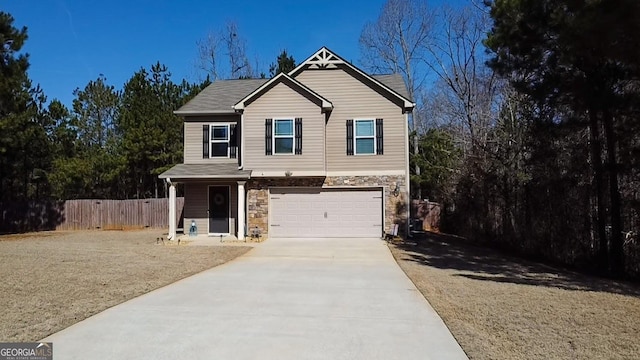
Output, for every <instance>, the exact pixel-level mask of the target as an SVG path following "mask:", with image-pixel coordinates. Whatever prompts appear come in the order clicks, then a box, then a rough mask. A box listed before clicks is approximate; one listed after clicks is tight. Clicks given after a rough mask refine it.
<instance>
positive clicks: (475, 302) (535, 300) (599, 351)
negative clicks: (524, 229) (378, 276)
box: [390, 234, 640, 359]
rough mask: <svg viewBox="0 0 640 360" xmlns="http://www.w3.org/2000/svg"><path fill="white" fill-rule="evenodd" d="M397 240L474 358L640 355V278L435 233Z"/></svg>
mask: <svg viewBox="0 0 640 360" xmlns="http://www.w3.org/2000/svg"><path fill="white" fill-rule="evenodd" d="M411 241H413V243H411V242H407V243H405V244H398V245H391V246H390V248H391V251H392V252H393V255H394V256H395V258H396V260H397V261H398V263H399V264H400V267H401V268H402V269H403V270H404V271H405V273H406V274H407V275H408V276H409V277H410V278H411V280H412V281H413V282H414V283H415V285H416V286H417V287H418V289H419V290H420V291H421V292H422V294H423V295H424V296H425V297H426V298H427V300H428V301H429V303H431V305H432V306H433V307H434V308H435V310H436V311H437V312H438V314H440V316H441V317H442V319H443V320H444V322H445V323H446V324H447V326H448V327H449V329H450V330H451V332H452V333H453V335H454V336H455V338H456V339H457V340H458V342H459V343H460V345H461V346H462V348H463V349H464V350H465V352H466V353H467V355H468V356H469V358H471V359H638V358H640V286H638V285H637V284H628V283H621V282H615V281H611V280H607V279H602V278H597V277H591V276H586V275H582V274H578V273H574V272H571V271H567V270H563V269H559V268H555V267H551V266H547V265H542V264H539V263H535V262H529V261H526V260H522V259H519V258H515V257H510V256H505V255H503V254H501V253H499V252H496V251H494V250H489V249H485V248H480V247H475V246H471V245H468V244H464V243H461V242H460V241H456V240H455V238H451V237H445V236H440V235H435V234H429V235H426V236H423V237H421V238H419V239H417V240H411Z"/></svg>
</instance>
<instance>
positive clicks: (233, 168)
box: [158, 162, 251, 180]
mask: <svg viewBox="0 0 640 360" xmlns="http://www.w3.org/2000/svg"><path fill="white" fill-rule="evenodd" d="M158 177H159V178H160V179H167V178H170V179H175V180H180V179H194V180H195V179H248V178H250V177H251V170H239V169H238V164H237V163H236V162H233V163H228V164H178V165H176V166H174V167H172V168H171V169H169V170H167V171H165V172H163V173H162V174H160V175H159V176H158Z"/></svg>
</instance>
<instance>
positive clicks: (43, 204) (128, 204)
mask: <svg viewBox="0 0 640 360" xmlns="http://www.w3.org/2000/svg"><path fill="white" fill-rule="evenodd" d="M183 208H184V198H182V197H179V198H177V199H176V223H177V224H178V227H182V225H181V224H182V221H181V220H182V217H183V216H182V211H183ZM168 226H169V199H166V198H165V199H139V200H67V201H46V200H45V201H29V202H11V203H9V202H7V203H0V233H12V232H25V231H39V230H89V229H90V230H125V229H143V228H167V227H168Z"/></svg>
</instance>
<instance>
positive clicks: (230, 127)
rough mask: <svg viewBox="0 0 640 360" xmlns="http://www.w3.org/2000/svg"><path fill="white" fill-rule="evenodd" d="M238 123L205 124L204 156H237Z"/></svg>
mask: <svg viewBox="0 0 640 360" xmlns="http://www.w3.org/2000/svg"><path fill="white" fill-rule="evenodd" d="M236 152H237V145H236V124H208V125H204V147H203V153H202V155H203V157H204V158H232V159H233V158H235V157H236Z"/></svg>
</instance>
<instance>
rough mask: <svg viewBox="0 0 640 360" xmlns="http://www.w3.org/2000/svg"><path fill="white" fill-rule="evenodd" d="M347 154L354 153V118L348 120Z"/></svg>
mask: <svg viewBox="0 0 640 360" xmlns="http://www.w3.org/2000/svg"><path fill="white" fill-rule="evenodd" d="M347 155H353V120H347Z"/></svg>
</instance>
